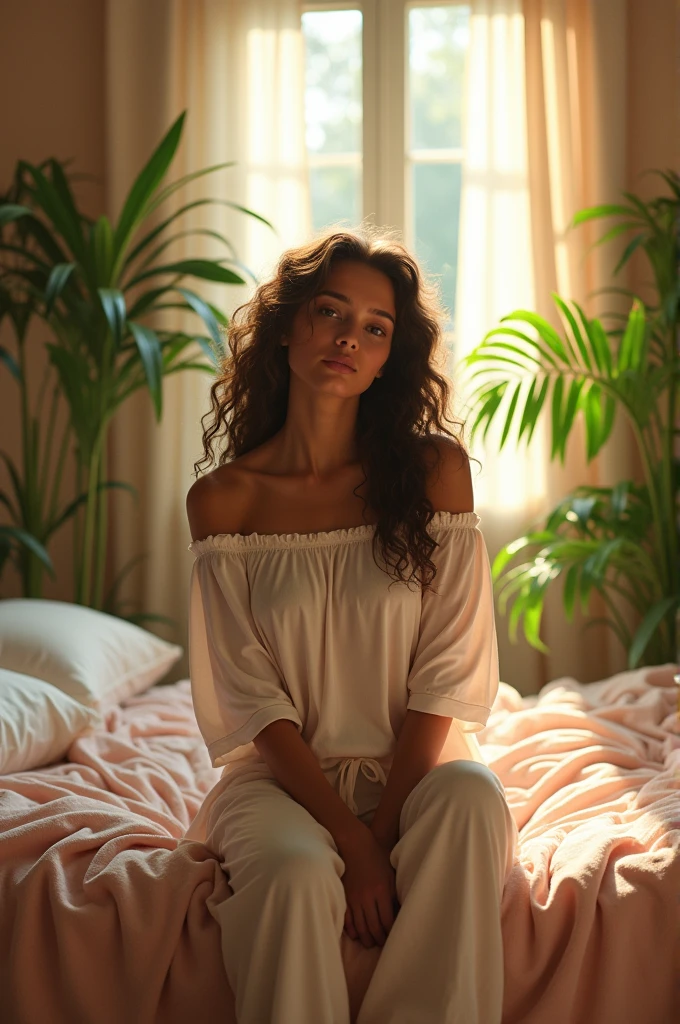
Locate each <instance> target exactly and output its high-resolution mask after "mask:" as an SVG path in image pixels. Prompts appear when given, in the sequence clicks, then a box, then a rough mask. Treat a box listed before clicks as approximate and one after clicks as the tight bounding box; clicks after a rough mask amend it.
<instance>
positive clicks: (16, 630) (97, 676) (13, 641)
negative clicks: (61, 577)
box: [0, 597, 183, 709]
mask: <svg viewBox="0 0 680 1024" xmlns="http://www.w3.org/2000/svg"><path fill="white" fill-rule="evenodd" d="M182 654H183V648H182V647H179V646H178V645H177V644H171V643H168V642H167V641H166V640H161V639H160V638H159V637H157V636H154V635H153V633H149V632H147V630H145V629H142V628H141V627H140V626H135V625H134V624H133V623H132V622H126V621H125V619H120V618H118V617H117V616H115V615H108V614H106V613H105V612H100V611H97V610H95V609H94V608H87V607H85V606H84V605H80V604H71V603H69V602H68V601H46V600H43V599H41V598H28V597H19V598H11V599H6V600H4V601H0V668H6V669H10V670H11V671H12V672H22V673H23V674H24V675H27V676H34V677H35V678H37V679H44V680H45V682H46V683H51V684H52V685H53V686H56V687H57V688H58V689H59V690H63V691H64V693H67V694H68V695H69V696H70V697H73V698H74V700H78V701H80V702H81V703H82V704H87V705H88V706H89V707H93V708H97V709H103V708H105V707H107V706H109V705H111V704H118V703H120V701H122V700H125V699H126V698H127V697H131V696H133V695H134V694H136V693H141V692H142V691H143V690H148V689H149V687H150V686H153V684H154V683H156V682H158V680H159V679H162V678H163V676H164V675H165V674H166V672H167V671H168V669H169V668H170V667H171V666H172V665H174V664H175V662H176V661H177V660H178V659H179V658H181V656H182Z"/></svg>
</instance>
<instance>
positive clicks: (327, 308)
mask: <svg viewBox="0 0 680 1024" xmlns="http://www.w3.org/2000/svg"><path fill="white" fill-rule="evenodd" d="M319 312H320V313H335V312H336V310H334V309H332V308H331V307H330V306H321V307H320V308H319ZM370 329H371V331H373V330H374V329H375V330H377V331H380V333H381V334H382V335H383V336H384V337H386V334H385V331H383V329H382V327H378V326H377V324H373V325H372V326H371V328H370Z"/></svg>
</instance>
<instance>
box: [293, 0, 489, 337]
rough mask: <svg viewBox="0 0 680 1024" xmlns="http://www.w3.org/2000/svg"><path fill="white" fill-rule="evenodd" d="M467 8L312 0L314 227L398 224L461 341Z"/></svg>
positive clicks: (306, 26)
mask: <svg viewBox="0 0 680 1024" xmlns="http://www.w3.org/2000/svg"><path fill="white" fill-rule="evenodd" d="M469 19H470V8H469V6H468V5H466V4H464V3H457V2H453V3H433V2H431V0H430V2H422V0H412V2H409V0H355V2H351V0H350V2H344V3H343V2H342V0H335V2H334V0H317V2H309V3H305V4H304V11H303V15H302V28H303V35H304V39H305V63H306V66H305V76H306V90H305V112H306V121H307V151H308V156H309V168H310V171H309V173H310V191H311V196H312V213H313V219H314V228H315V229H316V230H319V229H321V228H323V227H325V226H326V225H327V224H331V223H335V222H336V221H341V222H346V223H347V224H348V225H354V224H356V223H359V222H360V221H361V220H363V219H367V220H372V221H374V222H376V223H378V224H384V225H388V226H391V227H396V228H398V229H399V230H400V231H401V233H402V237H403V239H404V242H405V244H406V245H407V246H408V248H409V249H411V251H412V252H414V253H415V255H416V256H417V258H418V261H419V263H420V264H421V266H422V267H423V269H424V270H425V272H426V273H427V274H428V276H429V277H430V278H434V279H436V280H437V281H438V282H439V286H440V288H441V293H442V298H443V301H444V304H445V306H446V308H447V310H448V318H447V321H446V323H445V334H446V340H447V344H448V346H449V349H450V351H452V350H453V343H454V320H455V302H456V273H457V257H458V225H459V212H460V192H461V165H462V159H463V148H462V144H463V130H462V111H463V83H464V77H465V61H466V56H467V49H468V40H469Z"/></svg>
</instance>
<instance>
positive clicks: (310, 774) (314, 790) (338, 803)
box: [253, 716, 426, 856]
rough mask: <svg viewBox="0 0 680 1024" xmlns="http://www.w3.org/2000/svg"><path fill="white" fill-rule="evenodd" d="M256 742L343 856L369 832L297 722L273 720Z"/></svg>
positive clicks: (283, 783)
mask: <svg viewBox="0 0 680 1024" xmlns="http://www.w3.org/2000/svg"><path fill="white" fill-rule="evenodd" d="M424 717H426V716H424ZM253 743H254V744H255V747H256V749H257V750H258V751H259V753H261V754H262V756H263V757H264V759H265V761H266V762H267V764H268V765H269V767H270V769H271V771H272V773H273V775H274V777H275V778H276V781H277V782H278V783H279V784H280V785H281V786H283V788H284V789H285V790H286V792H287V793H290V795H291V796H292V797H293V799H294V800H297V802H298V803H300V804H302V806H303V807H306V808H307V810H308V811H309V813H310V814H311V815H313V817H315V818H316V820H317V821H318V822H319V824H321V825H323V827H324V828H326V829H328V831H329V832H330V834H331V835H332V836H333V839H334V840H335V845H336V846H337V848H338V852H339V853H340V855H341V856H342V855H343V850H346V849H347V848H348V847H349V846H352V845H355V844H356V842H357V840H358V839H359V838H360V837H361V834H362V833H363V832H367V831H368V829H367V826H366V825H364V823H363V822H362V821H361V820H360V819H359V818H358V817H356V816H355V815H354V814H353V812H352V811H351V810H350V809H349V807H348V806H347V804H346V803H345V802H344V800H343V799H342V798H341V797H340V796H339V795H338V794H337V793H336V791H335V790H334V789H333V787H332V786H331V784H330V782H329V781H328V779H327V778H326V776H325V775H324V773H323V771H322V770H321V765H320V764H319V762H318V760H317V758H316V757H315V756H314V754H313V753H312V751H311V750H310V748H309V746H308V745H307V743H306V742H305V741H304V740H303V738H302V736H301V735H300V733H299V731H298V728H297V726H296V725H295V723H294V722H289V721H283V720H281V721H277V722H270V724H269V725H267V726H265V728H264V729H263V730H262V731H261V732H260V733H258V735H257V736H256V737H255V739H254V740H253Z"/></svg>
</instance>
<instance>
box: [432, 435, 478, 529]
mask: <svg viewBox="0 0 680 1024" xmlns="http://www.w3.org/2000/svg"><path fill="white" fill-rule="evenodd" d="M432 440H433V442H434V444H435V445H436V450H437V453H438V461H436V462H435V460H434V457H433V455H432V452H431V450H428V449H426V450H427V451H428V456H427V459H428V463H427V464H428V494H427V496H428V498H429V499H430V501H431V502H432V505H433V507H434V509H435V511H437V512H439V511H441V512H453V513H458V512H474V494H473V490H472V476H471V473H470V460H469V458H468V455H467V452H465V451H464V449H463V448H462V447H461V446H460V445H459V444H458V442H457V441H455V440H454V439H453V438H451V437H445V436H443V435H440V434H438V435H437V436H436V437H433V439H432Z"/></svg>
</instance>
